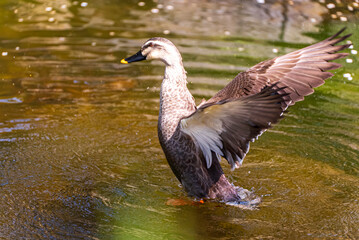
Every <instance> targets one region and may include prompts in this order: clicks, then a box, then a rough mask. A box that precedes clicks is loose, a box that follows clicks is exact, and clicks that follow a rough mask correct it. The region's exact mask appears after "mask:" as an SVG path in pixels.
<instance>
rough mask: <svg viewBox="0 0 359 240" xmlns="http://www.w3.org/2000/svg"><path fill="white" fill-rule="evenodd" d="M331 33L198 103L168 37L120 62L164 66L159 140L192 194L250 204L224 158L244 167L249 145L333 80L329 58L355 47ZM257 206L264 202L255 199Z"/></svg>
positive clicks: (251, 70) (252, 69)
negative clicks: (149, 62)
mask: <svg viewBox="0 0 359 240" xmlns="http://www.w3.org/2000/svg"><path fill="white" fill-rule="evenodd" d="M344 30H345V29H342V30H340V31H339V32H338V33H336V34H334V35H333V36H331V37H329V38H327V39H325V40H323V41H320V42H318V43H315V44H313V45H310V46H307V47H305V48H302V49H299V50H296V51H294V52H291V53H288V54H285V55H283V56H278V57H275V58H273V59H269V60H265V61H263V62H260V63H258V64H256V65H255V66H253V67H250V68H249V69H248V70H246V71H243V72H240V73H239V74H238V75H237V76H236V77H234V79H233V80H232V81H230V82H229V83H228V84H227V85H226V86H225V87H224V88H223V89H221V90H220V91H218V92H217V93H216V94H215V95H214V96H213V97H212V98H210V99H208V100H207V101H203V102H201V103H200V104H199V105H198V106H197V105H196V103H195V99H194V97H193V96H192V94H191V93H190V91H189V90H188V88H187V73H186V71H185V69H184V66H183V61H182V57H181V54H180V52H179V50H178V49H177V47H176V46H175V45H174V44H173V43H172V42H171V41H170V40H168V39H166V38H162V37H154V38H150V39H148V40H147V41H146V42H145V43H144V44H143V45H142V47H141V49H140V50H139V51H138V52H137V53H136V54H134V55H132V56H130V57H127V58H124V59H122V60H121V63H122V64H129V63H133V62H138V61H143V60H160V61H162V62H163V63H164V65H165V71H164V77H163V80H162V83H161V90H160V106H159V117H158V127H157V130H158V139H159V142H160V145H161V147H162V149H163V152H164V154H165V156H166V159H167V162H168V164H169V166H170V168H171V169H172V171H173V173H174V175H175V176H176V178H177V179H178V181H179V182H180V184H181V185H182V187H183V188H184V190H185V191H186V192H187V194H188V195H189V197H192V198H194V199H197V200H200V201H203V199H209V200H215V201H222V202H226V203H238V204H241V203H243V202H245V201H246V200H245V198H246V197H248V195H247V196H243V192H241V191H240V190H239V189H242V188H239V187H236V186H235V185H234V184H232V183H230V181H229V180H228V179H227V177H226V176H225V174H224V172H223V169H222V167H221V164H220V161H221V159H226V160H227V162H228V163H229V164H230V166H231V170H234V169H236V168H239V167H240V166H241V165H242V162H243V159H244V158H245V156H246V155H247V153H248V151H249V146H250V142H253V141H255V140H256V139H258V137H259V136H260V135H261V134H262V133H263V132H265V131H266V130H267V129H269V128H271V127H272V126H273V124H275V123H277V122H278V121H279V120H280V119H281V118H283V113H285V111H286V109H287V107H289V106H291V105H293V104H295V103H296V102H298V101H301V100H303V99H304V97H305V96H307V95H310V94H312V93H313V92H314V88H316V87H319V86H320V85H322V84H324V82H325V80H326V79H328V78H330V77H332V76H333V73H331V72H328V70H334V69H337V68H340V67H341V65H340V64H339V63H335V62H331V60H335V59H339V58H344V57H346V56H347V55H348V53H345V52H339V51H341V50H344V49H346V48H348V47H349V46H351V44H350V43H346V44H343V45H337V44H338V43H339V42H342V41H344V40H345V39H347V38H348V37H350V36H351V34H347V35H345V36H340V35H341V33H342V32H343V31H344ZM254 202H256V203H258V198H256V200H255V201H254Z"/></svg>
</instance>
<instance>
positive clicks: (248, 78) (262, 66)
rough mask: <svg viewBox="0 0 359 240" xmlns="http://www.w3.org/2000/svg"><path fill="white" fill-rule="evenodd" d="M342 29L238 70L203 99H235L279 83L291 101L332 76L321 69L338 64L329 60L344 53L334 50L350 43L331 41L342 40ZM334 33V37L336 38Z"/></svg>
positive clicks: (210, 101)
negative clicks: (243, 70)
mask: <svg viewBox="0 0 359 240" xmlns="http://www.w3.org/2000/svg"><path fill="white" fill-rule="evenodd" d="M344 30H345V29H342V30H341V31H339V32H338V33H337V34H335V35H333V36H331V37H329V38H327V39H325V40H323V41H321V42H318V43H316V44H313V45H310V46H308V47H305V48H303V49H299V50H297V51H294V52H292V53H288V54H286V55H283V56H280V57H277V58H274V59H271V60H266V61H263V62H261V63H258V64H257V65H255V66H253V67H251V68H250V69H248V70H247V71H245V72H241V73H239V74H238V75H237V76H236V77H235V78H234V79H233V80H232V81H231V82H230V83H229V84H228V85H227V86H226V87H225V88H223V89H222V90H221V91H219V92H218V93H217V94H216V95H215V96H213V97H212V98H211V99H209V100H208V101H207V103H215V102H218V101H221V100H223V99H228V98H230V99H236V98H237V99H239V98H241V97H243V96H246V95H251V94H255V93H258V92H260V91H261V89H263V87H265V86H269V85H272V84H273V83H280V84H278V86H280V87H283V86H285V87H287V88H286V89H285V90H284V92H286V93H288V94H289V96H288V98H287V100H288V101H287V103H289V101H291V104H294V103H295V102H297V101H301V100H303V99H304V96H307V95H309V94H311V93H313V92H314V90H313V88H315V87H318V86H320V85H322V84H323V83H324V80H325V79H327V78H329V77H331V76H333V74H332V73H329V72H325V71H327V70H333V69H337V68H339V67H341V65H340V64H338V63H334V62H329V61H332V60H335V59H339V58H343V57H346V56H347V55H348V53H338V51H341V50H344V49H346V48H348V47H349V46H351V44H343V45H335V44H337V43H339V42H341V41H344V40H345V39H347V38H348V37H350V36H351V34H347V35H345V36H342V37H338V36H339V35H340V34H341V33H342V32H343V31H344ZM337 37H338V38H337Z"/></svg>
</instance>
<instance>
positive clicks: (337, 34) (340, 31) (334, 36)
mask: <svg viewBox="0 0 359 240" xmlns="http://www.w3.org/2000/svg"><path fill="white" fill-rule="evenodd" d="M345 29H347V28H346V27H343V28H342V29H340V30H339V32H337V33H336V34H334V35H333V36H331V37H329V38H328V39H327V40H332V39H334V38H336V37H338V36H339V35H340V34H341V33H342V32H344V31H345ZM348 35H349V36H348ZM348 35H345V36H344V37H346V36H347V38H348V37H350V36H351V34H348Z"/></svg>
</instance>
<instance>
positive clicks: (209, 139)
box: [180, 84, 286, 170]
mask: <svg viewBox="0 0 359 240" xmlns="http://www.w3.org/2000/svg"><path fill="white" fill-rule="evenodd" d="M282 90H284V89H283V88H278V86H276V84H274V85H272V86H269V87H265V88H264V89H263V90H262V91H260V92H259V93H257V94H254V95H250V96H246V97H243V98H241V99H236V100H224V101H220V102H216V103H207V104H204V105H202V106H201V107H199V108H198V109H197V111H196V112H195V113H193V114H192V115H191V116H189V117H187V118H184V119H182V120H181V121H180V128H181V130H182V131H183V132H184V133H186V134H188V135H190V136H191V137H192V139H194V141H195V142H196V143H197V145H198V146H199V147H200V149H201V150H202V152H203V155H204V157H205V159H206V163H207V167H208V168H209V167H210V166H211V164H212V160H213V159H212V156H217V159H218V160H220V156H222V157H224V158H226V159H227V161H228V162H229V163H230V164H231V167H232V170H233V169H234V168H235V167H238V165H239V164H241V163H242V161H243V158H244V157H245V155H246V154H247V152H248V150H249V142H250V141H254V140H255V139H256V138H257V137H258V136H260V135H261V134H262V132H263V131H265V130H266V129H268V128H269V127H270V126H271V124H273V123H276V122H278V121H279V119H280V118H281V115H282V114H283V111H284V110H285V109H283V105H284V102H285V96H286V95H285V94H280V93H278V92H279V91H282ZM212 152H214V153H215V154H213V155H212Z"/></svg>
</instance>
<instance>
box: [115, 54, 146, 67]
mask: <svg viewBox="0 0 359 240" xmlns="http://www.w3.org/2000/svg"><path fill="white" fill-rule="evenodd" d="M142 60H146V56H143V55H142V53H141V51H138V52H137V53H136V54H135V55H132V56H131V57H128V58H125V59H122V60H121V63H123V64H128V63H131V62H138V61H142Z"/></svg>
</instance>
